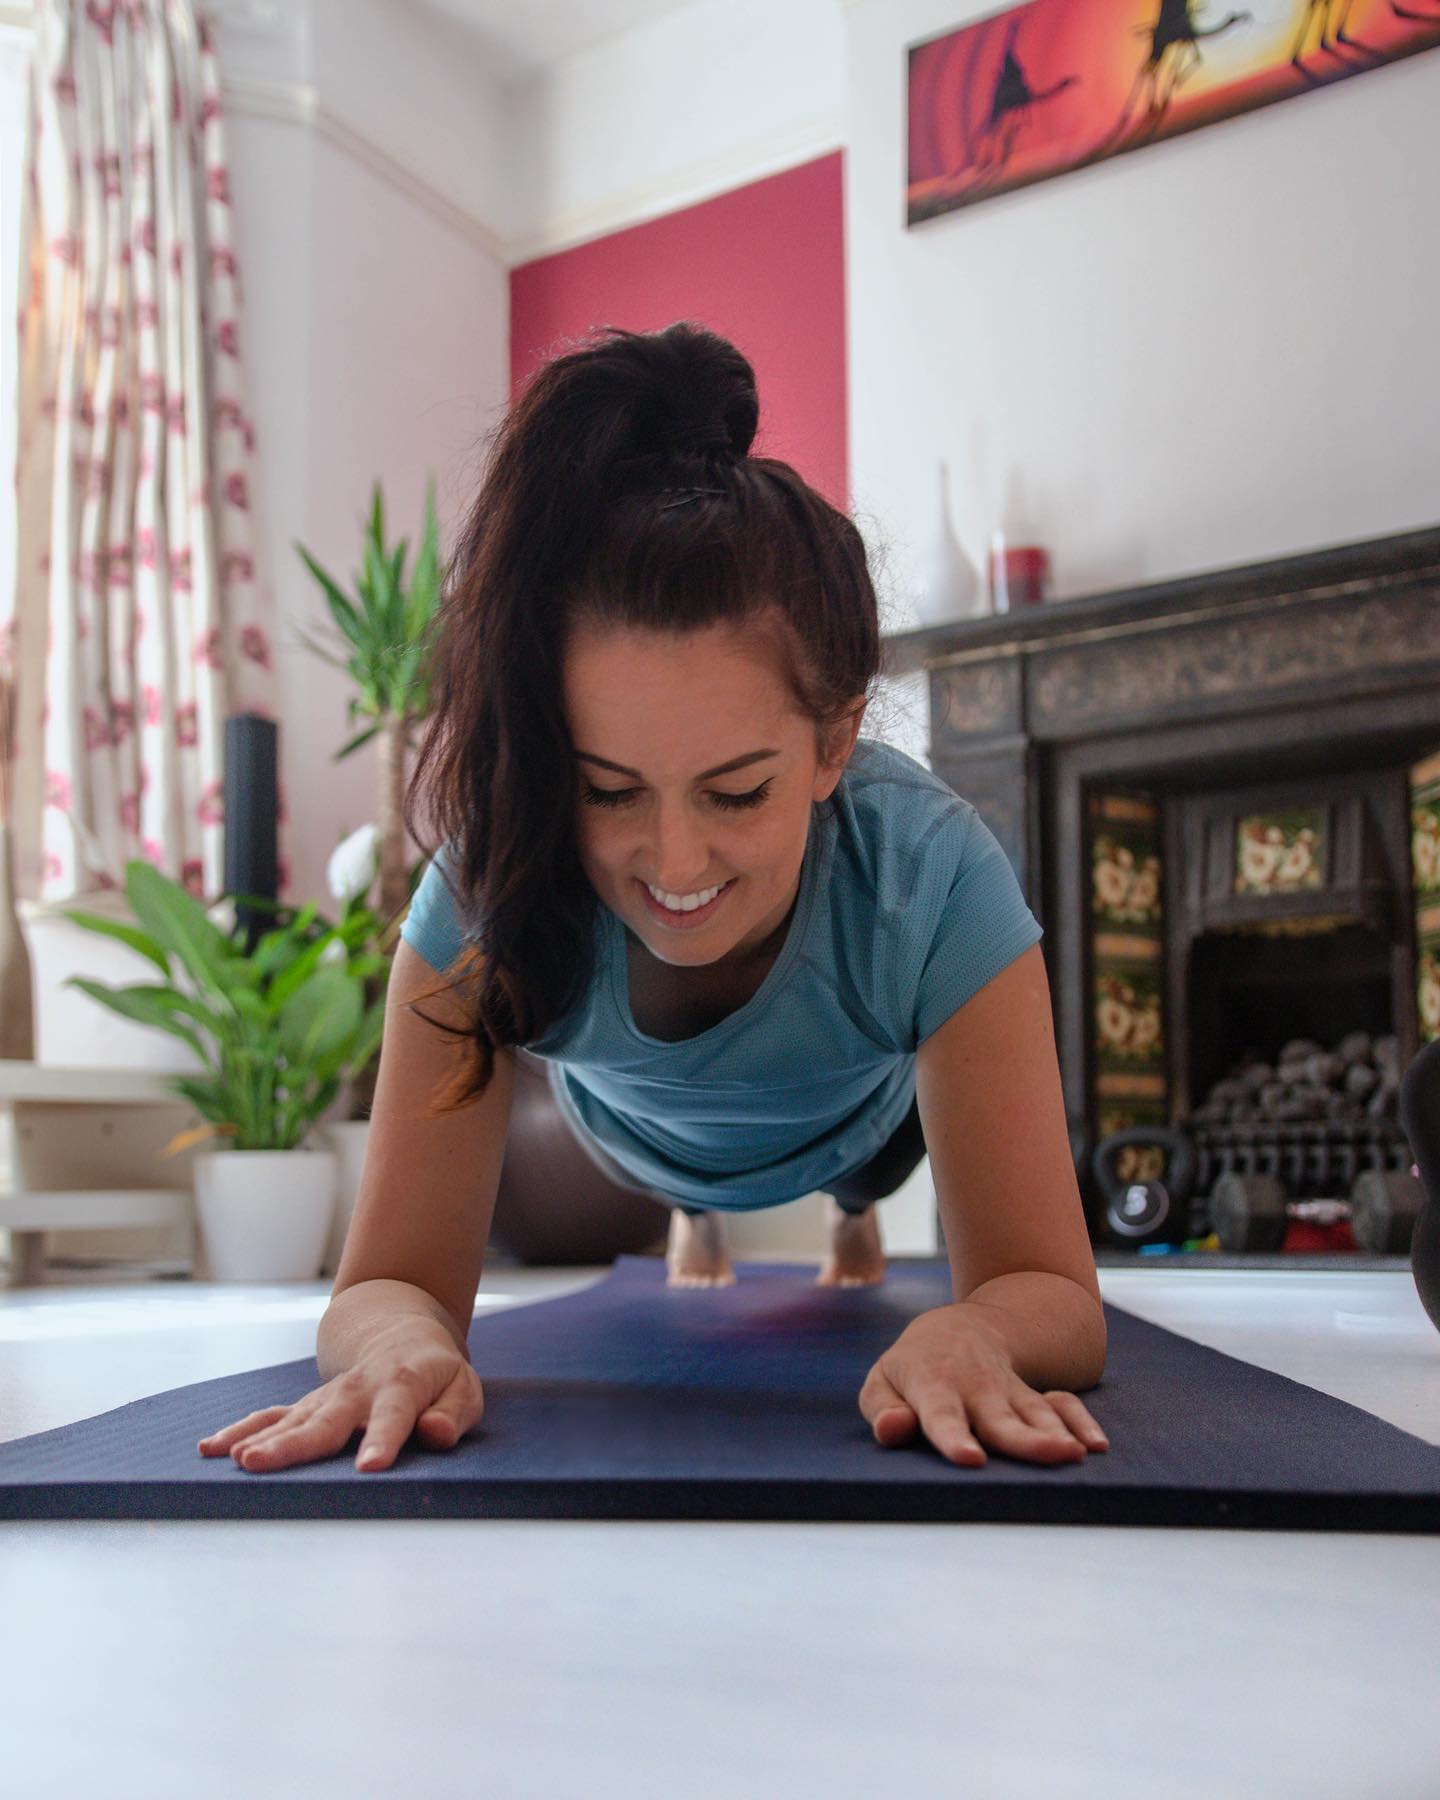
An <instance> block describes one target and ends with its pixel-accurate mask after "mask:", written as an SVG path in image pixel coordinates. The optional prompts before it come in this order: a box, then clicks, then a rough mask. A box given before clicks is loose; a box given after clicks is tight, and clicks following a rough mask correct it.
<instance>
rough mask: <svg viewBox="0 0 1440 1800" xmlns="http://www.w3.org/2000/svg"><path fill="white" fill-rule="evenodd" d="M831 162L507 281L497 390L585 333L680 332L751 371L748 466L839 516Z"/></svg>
mask: <svg viewBox="0 0 1440 1800" xmlns="http://www.w3.org/2000/svg"><path fill="white" fill-rule="evenodd" d="M843 156H844V152H843V150H836V151H834V152H832V153H831V154H830V155H828V156H821V157H817V158H816V160H815V161H814V162H808V163H802V164H801V165H800V166H799V167H798V168H794V169H786V170H784V171H783V172H782V173H781V174H779V175H769V176H766V177H765V178H764V179H763V180H761V181H752V182H749V183H747V184H746V185H745V186H744V187H740V188H734V189H732V190H731V191H730V192H729V193H727V194H720V195H717V196H716V197H715V198H714V199H711V200H702V201H700V202H699V203H698V204H697V205H695V206H687V207H683V208H682V209H680V210H679V211H677V212H673V213H667V214H666V215H665V216H664V217H663V218H660V219H651V220H647V221H646V222H645V223H644V224H642V225H631V226H628V227H627V228H626V229H625V230H623V231H615V232H611V233H610V234H609V236H607V237H602V238H597V239H594V240H593V241H592V242H590V243H588V244H580V245H577V246H576V247H575V248H574V249H573V250H561V251H558V252H556V254H555V255H553V256H542V257H537V258H536V260H535V261H534V262H530V263H524V264H522V265H520V266H519V267H518V268H515V269H513V270H512V271H511V274H510V390H511V394H512V396H513V395H514V394H515V393H517V392H518V391H519V390H520V389H521V388H522V387H523V386H524V384H525V382H526V381H527V380H528V379H529V378H530V376H531V375H532V374H533V373H534V371H535V370H536V369H537V368H538V367H539V366H540V364H541V363H542V362H544V361H545V360H546V358H547V357H548V356H552V355H555V354H556V353H557V352H558V351H559V350H561V349H562V348H566V347H569V346H566V345H564V344H563V343H562V342H561V340H563V339H566V338H579V337H582V336H583V335H584V334H585V333H586V332H588V331H590V330H592V329H593V328H595V327H596V326H601V325H619V326H623V327H624V328H625V329H627V330H629V331H656V330H658V329H660V328H661V327H662V326H665V325H670V324H673V323H674V321H675V320H676V319H693V320H695V321H696V322H697V323H699V324H702V325H708V326H709V327H710V328H711V329H712V330H714V331H718V332H719V333H720V334H721V335H722V336H723V337H728V338H729V339H730V340H731V342H732V343H734V344H736V345H737V346H738V347H739V348H740V349H741V350H742V351H743V352H744V353H745V355H746V356H747V357H748V358H749V359H750V361H751V363H752V364H753V365H754V369H755V379H756V382H757V385H758V387H759V390H760V427H759V430H758V431H757V432H756V435H755V442H754V444H753V445H752V446H751V451H752V454H755V455H760V456H775V457H780V458H782V459H783V460H784V461H785V462H788V463H791V464H793V465H794V467H795V468H796V469H798V470H799V472H800V473H801V474H802V475H803V476H804V477H805V479H806V480H807V481H808V482H810V484H811V485H812V486H813V487H815V488H818V489H819V491H820V492H821V493H822V494H824V495H825V497H826V499H827V500H829V501H830V502H831V503H832V504H833V505H835V506H839V507H842V508H843V509H845V510H846V511H848V510H849V464H848V456H847V437H846V426H847V395H846V380H845V215H844V168H843V162H842V158H843Z"/></svg>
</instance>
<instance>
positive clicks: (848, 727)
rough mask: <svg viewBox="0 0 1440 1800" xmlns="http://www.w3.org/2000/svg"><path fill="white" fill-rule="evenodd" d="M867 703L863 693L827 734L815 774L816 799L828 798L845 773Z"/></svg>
mask: <svg viewBox="0 0 1440 1800" xmlns="http://www.w3.org/2000/svg"><path fill="white" fill-rule="evenodd" d="M866 705H867V701H866V699H865V697H864V695H863V694H862V695H861V696H860V697H859V698H858V699H857V700H856V702H855V704H854V706H853V707H852V708H851V710H850V711H849V712H848V713H847V714H846V715H845V717H844V718H843V719H838V720H837V721H836V722H835V724H833V725H832V726H830V728H829V730H828V732H827V733H826V734H825V752H824V756H823V758H822V760H821V763H820V766H819V768H818V769H817V771H816V775H815V799H816V800H828V799H829V798H830V796H831V794H832V793H834V791H835V788H836V785H837V784H838V782H839V780H840V777H841V776H842V775H843V774H844V773H845V765H846V763H848V762H849V760H850V752H851V751H852V750H853V749H854V748H855V740H856V738H858V737H859V735H860V727H861V725H862V723H863V722H864V719H865V708H866Z"/></svg>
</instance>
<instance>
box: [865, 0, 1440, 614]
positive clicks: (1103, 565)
mask: <svg viewBox="0 0 1440 1800" xmlns="http://www.w3.org/2000/svg"><path fill="white" fill-rule="evenodd" d="M994 10H995V9H994V7H993V5H990V4H984V3H981V4H976V3H975V0H856V3H854V4H852V5H851V8H850V11H849V15H848V17H849V25H850V46H849V68H850V146H849V155H848V157H847V163H846V168H847V193H846V207H847V217H848V242H847V269H848V279H849V306H850V343H849V350H850V402H851V451H852V480H853V486H854V493H855V496H856V505H857V509H862V510H865V511H868V512H869V513H872V514H873V515H874V517H875V519H876V520H877V521H878V522H879V523H880V525H881V526H882V527H883V529H884V530H885V531H887V532H888V533H890V534H891V536H892V544H893V548H894V550H895V552H896V554H897V555H898V556H899V557H901V558H902V559H904V558H907V557H910V556H912V555H913V554H914V553H915V552H917V551H918V549H919V548H920V547H921V546H923V544H924V543H925V541H926V539H927V538H928V536H929V534H930V533H931V531H932V530H933V529H934V511H935V508H936V506H937V501H936V499H935V497H934V496H935V492H936V485H937V475H936V460H937V459H938V458H939V457H941V456H945V457H948V458H949V459H950V465H951V474H952V483H953V494H954V507H953V514H954V519H955V523H956V528H957V531H958V533H959V536H960V538H961V541H962V543H963V544H964V545H965V547H966V549H967V551H968V552H969V553H970V555H971V557H972V559H973V560H975V561H977V562H978V561H979V560H980V558H981V556H982V555H983V550H984V546H985V544H986V542H987V541H988V537H989V533H990V530H991V528H992V526H993V525H994V523H996V522H997V521H1001V522H1005V521H1006V519H1007V515H1018V514H1019V513H1021V512H1023V513H1024V514H1025V515H1027V516H1028V518H1029V519H1030V520H1031V521H1032V522H1033V524H1034V525H1035V526H1036V527H1038V528H1039V530H1040V531H1041V532H1042V533H1043V538H1044V541H1046V542H1047V543H1048V544H1049V545H1050V548H1051V552H1052V558H1053V566H1054V573H1055V586H1056V595H1057V597H1058V598H1062V599H1063V598H1065V597H1074V596H1076V595H1078V594H1082V593H1090V592H1094V591H1097V590H1101V589H1106V588H1111V587H1115V586H1123V585H1128V584H1131V583H1139V582H1148V581H1157V580H1162V579H1164V578H1166V577H1172V576H1181V575H1188V574H1193V573H1197V572H1201V571H1204V570H1207V569H1213V568H1218V567H1222V566H1225V565H1230V564H1238V563H1246V562H1251V561H1256V560H1261V559H1264V558H1267V557H1272V556H1281V555H1285V554H1287V553H1290V552H1294V551H1302V550H1308V549H1314V548H1319V547H1321V546H1324V545H1329V544H1335V543H1340V542H1344V541H1347V540H1351V539H1357V538H1365V537H1370V536H1378V535H1382V534H1384V533H1386V532H1392V531H1402V530H1406V529H1411V528H1414V527H1417V526H1421V525H1429V524H1433V523H1435V522H1436V520H1437V518H1440V351H1437V347H1436V342H1435V296H1436V293H1437V291H1440V154H1437V152H1440V54H1436V53H1434V52H1430V53H1425V54H1421V55H1419V56H1415V57H1412V58H1411V59H1409V60H1408V61H1407V62H1404V63H1399V64H1397V65H1395V66H1393V67H1390V68H1386V69H1380V70H1377V71H1375V72H1373V73H1369V74H1366V75H1363V76H1361V77H1359V78H1358V79H1355V80H1350V81H1345V82H1342V83H1340V84H1339V85H1338V86H1335V87H1331V88H1329V89H1327V90H1325V91H1323V92H1320V93H1315V94H1310V95H1307V96H1305V97H1303V98H1300V99H1295V100H1289V101H1284V102H1281V103H1279V104H1277V105H1273V106H1270V107H1267V108H1265V109H1264V110H1262V111H1260V112H1256V113H1251V114H1249V115H1246V116H1244V117H1241V118H1237V119H1232V120H1228V121H1226V122H1224V123H1221V124H1219V125H1215V126H1212V127H1210V128H1208V129H1205V130H1202V131H1197V132H1193V133H1191V134H1189V135H1188V136H1185V137H1183V138H1178V139H1176V140H1174V141H1173V142H1169V143H1160V144H1157V145H1153V146H1151V147H1150V148H1148V149H1144V150H1141V151H1137V152H1135V153H1133V154H1130V155H1126V156H1122V157H1118V158H1116V159H1114V160H1113V161H1111V162H1108V163H1102V164H1100V165H1098V166H1096V167H1094V168H1091V169H1087V170H1083V171H1080V172H1077V173H1074V174H1069V175H1064V176H1061V177H1059V178H1058V179H1056V180H1053V181H1050V182H1046V183H1044V184H1041V185H1038V186H1035V187H1031V188H1027V189H1024V190H1022V191H1021V192H1018V193H1015V194H1010V195H1007V196H1004V197H1002V198H1000V199H996V200H991V201H988V202H985V203H983V204H981V205H979V206H976V207H974V208H968V209H964V210H962V211H959V212H955V213H951V214H948V215H945V216H942V217H941V218H938V219H935V220H931V221H929V222H927V223H925V224H923V225H920V226H918V227H916V228H914V229H912V230H909V231H907V230H906V229H905V228H904V224H903V218H904V211H903V183H904V178H905V162H904V146H905V129H904V126H905V114H904V105H905V94H904V70H905V47H906V45H907V44H909V43H912V42H914V41H916V40H917V39H920V38H923V37H928V36H931V35H933V34H935V33H937V32H940V31H942V30H944V29H945V28H947V27H949V26H953V25H958V24H964V23H966V22H968V21H969V20H971V19H973V18H978V17H981V16H984V15H986V14H988V13H991V12H993V11H994ZM1011 522H1012V523H1013V519H1012V520H1011Z"/></svg>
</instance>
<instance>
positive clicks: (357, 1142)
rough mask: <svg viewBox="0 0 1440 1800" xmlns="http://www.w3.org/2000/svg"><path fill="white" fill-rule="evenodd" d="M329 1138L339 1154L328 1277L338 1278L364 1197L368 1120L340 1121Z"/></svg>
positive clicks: (328, 1127)
mask: <svg viewBox="0 0 1440 1800" xmlns="http://www.w3.org/2000/svg"><path fill="white" fill-rule="evenodd" d="M325 1136H326V1137H327V1138H328V1139H329V1141H330V1146H331V1148H332V1149H333V1150H334V1152H335V1158H336V1162H337V1165H338V1167H337V1172H336V1176H335V1217H334V1219H333V1221H332V1223H331V1226H330V1242H329V1244H328V1245H327V1247H326V1250H325V1273H326V1274H327V1275H334V1274H335V1273H336V1272H337V1271H338V1269H339V1267H340V1257H341V1255H342V1254H343V1252H344V1249H345V1235H346V1233H347V1232H348V1231H349V1229H350V1221H351V1219H352V1218H353V1217H354V1216H355V1202H356V1200H357V1199H358V1198H359V1195H360V1176H361V1174H362V1173H363V1171H364V1168H365V1146H366V1144H367V1143H368V1142H369V1140H370V1121H369V1120H368V1119H336V1120H335V1121H334V1122H333V1123H331V1124H329V1125H326V1127H325Z"/></svg>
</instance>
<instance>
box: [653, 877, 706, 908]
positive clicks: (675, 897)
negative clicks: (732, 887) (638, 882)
mask: <svg viewBox="0 0 1440 1800" xmlns="http://www.w3.org/2000/svg"><path fill="white" fill-rule="evenodd" d="M645 885H646V887H647V888H650V892H651V893H652V894H653V895H654V896H655V898H656V899H657V900H658V901H659V902H660V904H661V905H662V906H668V907H669V909H670V911H671V912H694V911H695V909H696V908H697V907H700V906H708V905H709V903H710V902H711V901H712V900H713V899H714V898H715V896H716V895H717V894H718V893H719V892H720V887H724V885H725V883H724V882H723V881H722V882H721V883H720V887H712V888H702V889H701V890H700V892H699V893H698V894H690V895H687V896H685V897H684V898H682V897H681V896H680V895H679V894H667V893H666V892H665V890H664V889H663V888H657V887H650V883H649V882H648V881H647V882H646V883H645Z"/></svg>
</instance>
